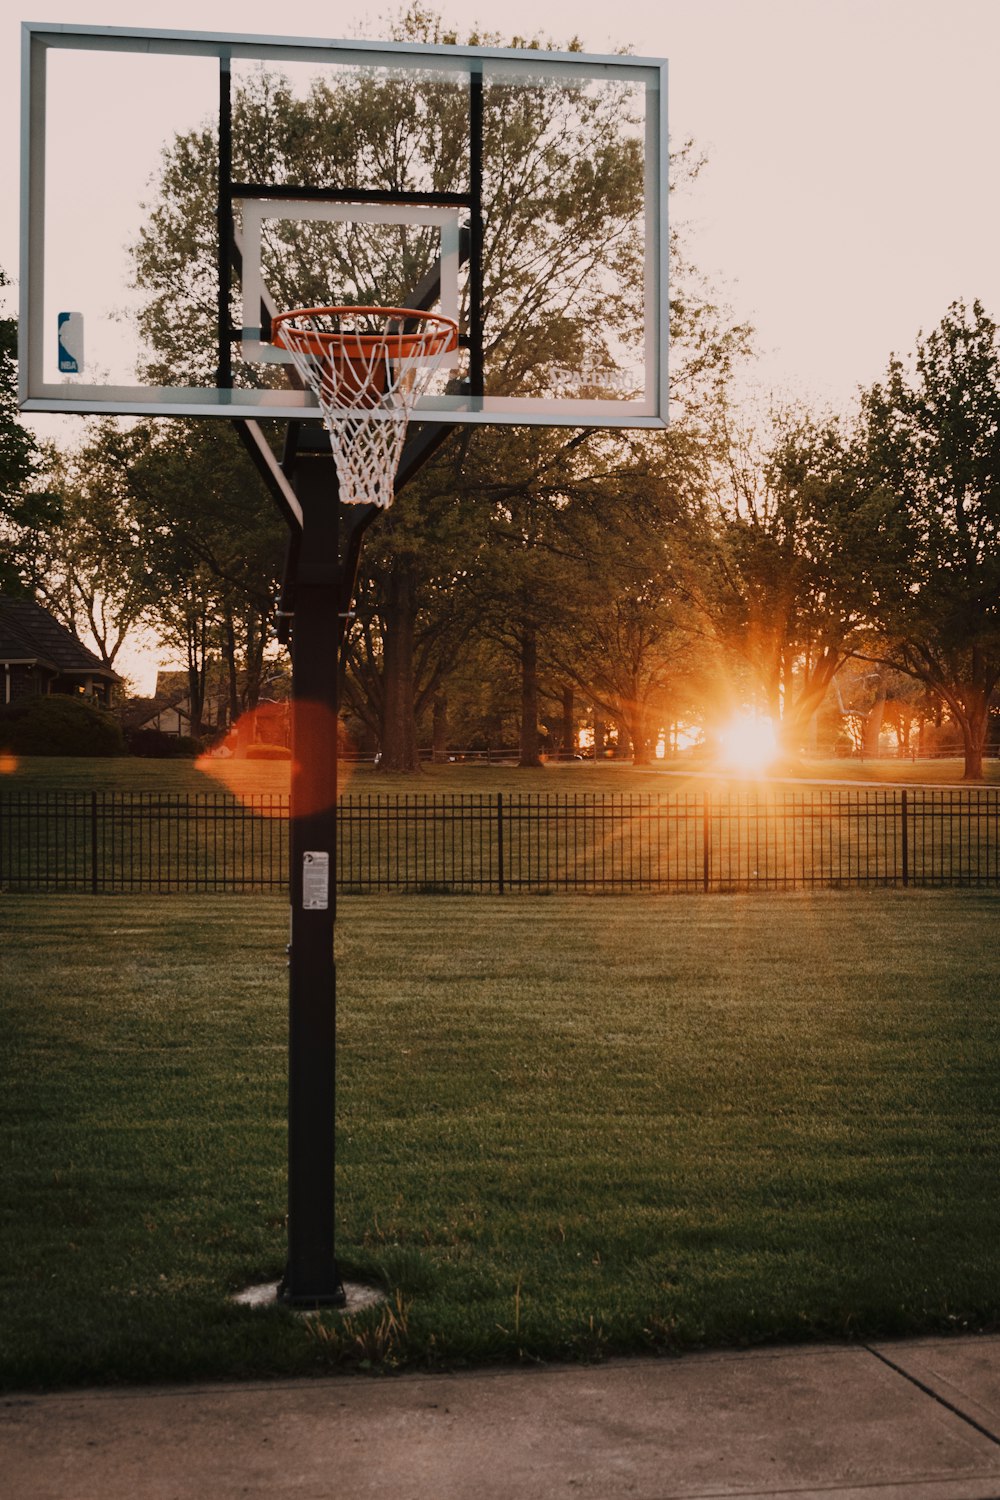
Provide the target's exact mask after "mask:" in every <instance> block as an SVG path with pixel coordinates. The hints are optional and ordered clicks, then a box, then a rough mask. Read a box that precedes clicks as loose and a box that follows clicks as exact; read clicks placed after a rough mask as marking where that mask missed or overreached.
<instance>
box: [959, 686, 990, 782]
mask: <svg viewBox="0 0 1000 1500" xmlns="http://www.w3.org/2000/svg"><path fill="white" fill-rule="evenodd" d="M989 723H990V714H989V707H988V705H987V704H985V703H983V704H977V705H976V706H975V708H973V709H971V710H970V711H969V712H968V713H967V714H963V715H962V717H961V719H960V721H959V725H960V728H961V730H962V749H963V753H964V755H965V768H964V770H963V771H962V780H963V781H982V779H983V755H984V753H985V751H986V736H987V733H988V731H989Z"/></svg>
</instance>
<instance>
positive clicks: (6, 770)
mask: <svg viewBox="0 0 1000 1500" xmlns="http://www.w3.org/2000/svg"><path fill="white" fill-rule="evenodd" d="M16 770H17V756H16V755H11V754H10V752H9V751H7V750H0V776H13V774H14V772H15V771H16Z"/></svg>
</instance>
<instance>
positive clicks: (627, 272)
mask: <svg viewBox="0 0 1000 1500" xmlns="http://www.w3.org/2000/svg"><path fill="white" fill-rule="evenodd" d="M390 30H391V36H392V39H393V40H400V41H407V42H423V43H427V42H435V43H440V42H444V43H448V42H456V41H457V40H458V37H457V35H456V34H454V33H449V32H448V31H447V30H446V28H445V27H444V25H443V23H442V22H441V20H440V19H439V18H438V17H436V16H435V15H434V13H433V12H432V11H429V10H427V9H425V8H423V7H422V6H421V5H420V4H419V3H415V4H412V5H411V6H410V8H409V9H408V10H406V11H405V12H404V13H402V14H401V15H400V16H399V17H397V18H396V19H395V20H394V22H393V23H392V26H391V28H390ZM468 40H469V41H470V42H472V43H477V44H492V45H497V44H502V42H503V38H502V37H500V36H499V35H496V34H489V35H487V34H482V33H475V34H473V35H471V36H470V37H469V38H468ZM513 45H515V46H526V45H527V46H529V47H533V46H536V45H538V43H537V42H530V43H525V42H523V41H518V40H516V39H515V42H514V44H513ZM545 45H550V44H549V43H546V44H545ZM576 45H577V44H575V43H574V44H571V48H572V47H575V46H576ZM496 88H497V89H498V91H499V93H501V94H502V95H503V98H502V100H501V99H492V100H491V107H490V108H488V109H487V111H486V126H485V128H486V134H487V139H486V151H485V155H486V160H487V163H488V167H487V171H486V175H485V181H484V198H485V247H484V265H485V278H486V279H485V287H484V312H485V322H486V328H487V347H486V363H487V369H488V372H489V379H490V385H491V389H493V390H494V391H498V392H501V393H502V392H503V391H505V390H512V389H515V388H516V389H518V390H522V391H523V390H525V389H531V388H532V387H535V388H537V389H539V390H542V389H545V388H546V387H547V384H548V383H550V382H551V379H552V371H553V369H561V370H563V371H573V370H588V371H592V372H593V371H597V372H599V371H600V370H601V369H603V368H607V367H608V366H609V365H610V363H611V357H610V356H611V351H610V347H609V346H610V343H611V342H612V341H614V342H616V343H621V342H624V343H625V344H626V345H627V344H628V343H629V342H630V341H631V342H633V343H635V344H638V341H639V339H640V337H641V329H642V318H641V316H640V312H639V309H640V304H641V295H642V286H643V275H644V264H643V246H642V242H641V233H640V230H639V225H640V219H641V208H642V202H643V195H644V191H645V184H644V173H643V162H642V151H641V146H640V138H639V134H638V133H637V132H635V131H629V130H625V131H623V130H622V129H621V124H622V118H623V115H624V114H625V113H626V112H627V110H628V108H629V101H628V97H627V90H625V88H624V87H622V88H621V89H619V88H617V87H607V88H602V89H600V90H596V91H595V90H590V91H588V90H586V89H579V88H577V87H575V86H573V87H566V88H563V89H554V88H552V87H548V86H542V85H537V86H531V85H527V86H525V85H518V86H517V87H509V88H506V87H504V86H502V85H497V86H496ZM467 131H468V118H467V100H466V98H465V92H464V90H463V89H462V88H461V87H458V86H456V85H455V84H454V83H452V82H450V81H449V80H447V79H441V80H438V81H433V80H431V81H429V82H427V84H426V86H425V87H424V88H423V89H422V91H421V92H420V93H419V94H418V95H415V96H411V95H410V94H409V92H408V90H407V89H406V88H405V87H403V86H402V85H401V84H400V82H399V80H397V79H395V78H394V77H393V76H392V73H391V71H386V72H383V73H378V74H375V75H365V74H363V73H358V74H357V75H352V74H351V73H350V72H349V70H348V71H345V72H344V73H343V75H342V76H341V77H340V78H338V81H337V84H336V87H335V88H334V87H331V86H330V84H329V83H327V82H326V81H323V80H318V81H316V82H314V83H312V84H311V85H310V87H309V89H308V91H307V92H306V93H305V94H302V93H299V92H297V91H296V89H295V87H293V85H292V83H291V82H290V81H289V80H288V79H286V78H284V77H282V76H280V75H279V74H276V73H274V72H266V71H261V72H257V73H253V74H250V75H248V76H247V77H246V78H245V79H244V80H243V82H242V84H241V86H240V89H239V91H238V93H237V97H236V100H235V130H234V138H235V159H234V171H235V173H236V174H237V176H239V175H245V176H247V177H249V178H250V179H251V180H258V181H260V180H268V181H272V182H274V183H276V184H284V183H316V184H323V183H362V184H367V185H369V186H375V187H379V188H383V189H387V190H392V191H403V190H413V189H424V190H426V189H428V188H432V189H434V190H439V191H442V190H449V189H454V188H456V187H460V186H462V185H463V174H464V172H465V165H464V163H465V158H466V149H465V148H466V144H467ZM216 155H217V143H216V140H215V126H214V125H212V124H206V125H205V126H204V127H203V128H201V129H198V130H194V131H191V132H188V133H186V134H185V135H183V136H180V137H178V138H177V139H176V140H175V141H174V142H171V143H168V144H167V146H166V148H165V151H164V156H163V169H162V174H161V179H160V183H159V190H158V196H157V199H156V201H155V203H154V204H153V207H152V209H151V212H150V216H149V220H148V224H147V226H146V228H145V229H144V230H143V232H142V233H141V235H140V237H139V240H138V242H137V244H136V245H135V247H134V264H135V274H136V284H137V286H138V287H140V288H141V289H142V290H143V291H144V292H145V293H146V301H145V304H144V307H143V310H142V312H141V314H140V320H139V321H140V328H141V331H142V333H143V335H144V337H145V339H146V342H147V344H148V345H149V346H150V347H151V348H152V350H153V354H152V357H151V361H150V374H151V375H153V376H155V378H157V379H159V380H161V381H166V382H173V383H181V382H186V381H189V380H192V379H206V378H209V377H210V376H211V371H212V365H213V362H214V358H215V355H214V322H215V317H216V293H215V285H214V277H215V265H214V249H213V246H214V215H215V211H216V205H215V172H216V166H215V163H216ZM673 166H674V173H675V178H676V179H677V180H678V181H684V180H686V179H689V178H690V177H692V176H693V175H695V174H696V173H697V171H698V170H699V166H700V163H699V161H698V159H697V157H696V155H695V153H694V151H693V149H692V148H691V147H690V146H689V145H685V146H683V147H682V148H681V149H680V150H679V151H678V153H676V155H675V158H674V162H673ZM277 234H278V232H277V231H275V236H277ZM672 250H673V252H674V254H675V262H676V264H677V266H678V270H679V279H678V281H677V283H676V284H675V287H674V291H673V293H672V300H671V321H672V332H673V335H674V338H675V347H677V348H680V349H681V350H682V351H686V355H687V357H685V355H684V354H682V356H681V358H680V359H679V360H678V361H675V382H676V380H677V370H678V368H679V369H680V370H681V372H682V374H681V378H680V382H679V384H678V385H677V389H678V390H679V391H680V392H681V393H682V394H683V396H684V400H685V403H686V409H689V410H691V411H693V410H695V408H696V407H697V405H698V397H699V392H700V393H702V395H704V394H705V393H706V392H708V393H709V394H714V391H715V386H716V384H717V381H718V379H719V378H720V376H721V374H723V373H724V372H725V371H726V370H727V369H728V366H729V364H730V362H731V361H732V360H733V359H734V358H736V357H737V356H738V355H739V354H740V353H741V352H743V351H744V350H745V347H746V344H747V338H748V331H747V330H746V329H745V328H743V327H739V326H733V325H732V321H731V319H729V318H728V317H727V316H726V314H725V311H724V309H720V308H719V307H718V306H716V304H715V302H714V301H713V299H712V298H711V297H710V296H709V295H708V294H707V293H706V290H705V289H704V287H702V286H700V285H699V284H698V281H697V277H696V276H695V274H694V273H693V271H692V270H691V268H689V267H686V266H685V265H684V263H683V260H682V258H681V257H680V255H679V250H678V246H677V243H676V239H674V240H672ZM267 255H268V275H269V279H270V282H271V285H272V289H273V291H274V293H275V296H276V297H277V299H278V300H279V301H280V302H283V303H284V304H285V305H288V306H295V305H298V306H301V305H305V304H308V303H310V302H313V303H325V302H327V301H328V300H329V298H330V295H331V291H332V289H336V290H337V294H338V296H343V297H344V298H345V299H346V300H355V301H357V302H360V303H365V302H374V303H383V304H385V303H388V304H391V303H392V302H393V301H395V300H398V299H399V298H400V296H402V295H403V294H404V293H406V292H407V291H408V290H409V288H411V287H412V286H413V285H414V284H415V283H416V281H418V280H419V278H420V276H421V275H422V274H423V272H425V271H426V270H427V269H428V268H429V266H430V264H431V261H432V256H433V246H432V243H431V241H430V237H429V235H428V234H427V232H426V231H424V230H421V229H419V228H412V229H408V230H406V231H405V232H403V233H400V234H399V235H398V236H397V237H396V240H395V242H394V247H393V253H392V254H391V255H388V256H387V254H386V246H385V240H384V237H382V238H380V237H379V233H378V232H377V231H375V230H373V229H372V228H371V227H370V226H369V227H365V226H354V227H351V228H347V229H344V230H343V231H334V230H332V229H331V227H330V226H328V225H315V226H311V225H304V226H297V227H296V230H295V232H294V233H283V234H281V236H280V237H273V238H272V239H271V241H269V242H268V245H267ZM241 378H244V379H247V380H251V379H265V378H268V377H267V376H266V375H262V374H260V373H259V372H258V373H251V372H249V371H244V372H243V373H242V375H241ZM533 441H534V443H535V446H536V448H537V449H538V453H537V456H536V457H535V458H534V459H533V460H531V461H529V462H528V463H527V464H526V468H527V469H528V470H531V469H532V467H533V468H534V470H535V471H537V472H539V473H542V472H543V471H547V470H548V469H549V468H550V467H551V462H552V453H551V450H552V447H553V442H554V441H557V440H554V439H553V438H552V437H551V436H549V435H545V436H542V435H540V434H536V435H535V438H534V440H533ZM558 441H559V442H561V443H562V445H563V448H564V451H565V452H566V453H567V454H568V453H569V452H570V451H571V447H572V444H573V443H574V441H575V439H574V437H573V436H572V434H565V433H564V434H563V435H562V437H561V438H560V439H558ZM511 442H512V440H511V438H510V436H509V434H508V433H506V432H504V433H501V434H497V433H478V434H476V435H475V436H474V437H470V436H466V437H465V438H464V439H462V440H461V442H460V443H456V444H455V445H454V446H456V447H457V448H458V450H459V455H460V460H461V463H460V472H459V470H458V469H456V466H455V458H454V454H451V455H449V454H445V455H444V456H443V458H442V461H441V463H442V465H443V466H444V468H443V472H444V474H445V475H448V474H449V466H450V476H451V477H450V478H448V480H447V483H450V484H451V495H450V497H446V495H445V488H446V483H445V480H444V479H442V478H441V475H440V473H439V474H438V475H436V476H434V477H429V478H428V481H427V482H426V483H422V484H420V485H416V486H413V487H412V493H411V494H409V495H408V497H407V501H408V503H407V509H408V517H407V519H406V520H404V521H402V522H401V523H399V525H398V526H395V523H393V524H394V526H395V529H394V530H393V531H392V532H391V533H389V532H388V531H387V535H386V537H385V540H384V541H383V542H381V543H376V545H377V546H378V554H377V557H376V558H375V559H374V560H373V561H372V563H371V564H370V566H369V567H368V573H369V576H370V578H371V580H372V582H373V584H375V586H376V587H377V588H378V591H379V592H378V598H377V611H376V613H375V614H371V612H370V619H369V624H368V626H367V627H365V626H364V621H363V618H362V625H361V627H360V628H359V629H358V631H357V632H356V633H355V638H354V641H353V642H352V655H351V671H352V680H353V683H354V687H355V691H356V706H357V707H358V708H359V711H360V709H361V708H364V707H366V711H367V712H368V714H369V718H370V719H371V717H372V716H373V715H374V717H375V718H376V719H377V720H378V722H379V725H380V728H379V733H380V736H381V737H382V740H383V763H384V764H385V765H386V766H387V767H393V768H397V769H401V768H410V767H415V766H416V758H415V726H414V714H415V713H416V712H417V711H418V710H419V705H420V703H421V701H422V699H423V695H424V694H425V691H426V690H435V688H436V686H439V685H440V677H441V672H442V670H443V669H444V668H445V667H446V665H447V653H446V652H445V651H444V650H443V649H438V646H443V642H444V641H445V640H446V639H447V635H448V632H447V629H443V630H438V629H437V628H436V627H435V626H434V625H433V624H432V621H431V615H432V614H433V613H434V612H435V611H436V610H437V609H438V608H439V606H440V607H444V606H445V598H446V594H447V595H448V602H447V607H446V613H448V615H449V617H450V615H451V614H453V613H454V600H453V598H452V594H451V592H449V588H448V579H449V568H450V577H451V580H452V587H453V589H454V590H457V591H461V590H462V588H464V587H465V586H466V584H467V581H468V576H469V575H470V573H474V572H475V559H476V556H477V554H478V553H479V552H480V551H481V549H482V548H483V547H485V546H487V545H489V537H490V524H491V517H492V509H491V502H486V503H485V504H483V503H481V500H482V497H483V495H484V494H486V493H488V492H490V491H495V490H496V489H497V488H499V489H503V488H504V487H505V478H504V469H505V467H506V466H507V464H508V462H509V458H510V451H511ZM522 446H524V445H523V444H522ZM528 446H530V444H529V445H528ZM456 476H457V477H456ZM522 477H523V476H519V481H520V479H521V478H522ZM545 483H546V481H544V480H542V482H541V485H540V489H541V491H544V489H545ZM507 487H508V488H509V485H508V486H507ZM525 492H526V491H525V490H524V485H523V483H522V493H525ZM457 495H462V496H463V497H464V499H465V500H466V501H467V502H468V500H470V499H473V498H474V499H475V501H476V506H475V507H470V506H467V510H468V511H469V515H467V517H466V518H465V520H464V521H463V523H462V525H463V526H464V527H465V528H466V531H465V543H466V545H467V549H468V550H467V553H466V558H467V563H466V566H465V567H464V568H461V567H457V566H450V565H449V566H444V567H443V566H442V558H441V556H440V553H439V548H438V542H437V540H436V538H437V537H438V535H439V533H442V534H444V535H451V534H453V532H454V525H453V518H452V516H451V514H450V510H451V508H453V504H454V499H455V497H456V496H457ZM477 511H478V512H479V519H478V521H477V519H476V512H477ZM373 542H375V538H374V537H373V538H372V539H371V540H370V541H369V542H368V543H366V551H369V552H370V551H371V548H372V545H373ZM447 545H449V544H446V550H447ZM529 612H530V611H529ZM435 641H436V642H437V643H438V646H435V645H434V644H433V643H434V642H435ZM418 642H419V644H418ZM425 647H427V648H428V650H429V653H430V654H427V652H426V651H425V650H424V648H425ZM530 649H531V644H530V632H529V634H528V635H527V636H525V637H524V650H525V651H527V652H528V653H529V654H530ZM435 652H436V653H437V654H436V656H435ZM400 715H402V716H403V718H404V719H405V722H399V716H400Z"/></svg>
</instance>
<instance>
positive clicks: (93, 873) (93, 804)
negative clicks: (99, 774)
mask: <svg viewBox="0 0 1000 1500" xmlns="http://www.w3.org/2000/svg"><path fill="white" fill-rule="evenodd" d="M90 890H91V894H92V895H94V896H96V895H97V793H96V792H91V794H90Z"/></svg>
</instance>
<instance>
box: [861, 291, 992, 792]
mask: <svg viewBox="0 0 1000 1500" xmlns="http://www.w3.org/2000/svg"><path fill="white" fill-rule="evenodd" d="M862 423H863V442H864V469H865V478H866V481H867V483H868V485H869V487H870V490H871V492H872V493H873V494H881V495H883V496H885V497H888V498H889V500H890V501H891V504H892V506H893V507H894V511H895V517H896V525H895V527H894V530H893V540H894V545H893V547H892V549H891V551H890V552H887V553H886V555H885V558H884V564H885V566H884V567H883V569H882V572H881V577H880V585H879V591H878V595H877V599H876V606H877V607H876V610H875V617H876V619H877V621H878V624H879V626H880V627H881V629H882V630H883V631H884V632H885V635H886V637H887V639H888V642H889V649H888V650H887V652H886V653H885V655H886V659H887V660H888V661H889V662H891V663H892V664H895V665H898V666H901V667H902V668H903V669H904V670H905V671H907V672H909V673H910V674H911V675H912V676H914V677H915V678H917V679H918V680H919V681H921V682H923V683H924V684H925V685H926V686H927V687H928V688H929V689H930V690H931V691H932V692H933V693H934V694H935V695H936V696H937V697H939V698H940V699H941V700H942V701H943V702H944V703H945V704H946V705H947V707H948V711H949V713H950V714H951V717H952V719H953V720H954V722H955V724H956V725H957V726H958V728H959V729H960V731H961V734H962V744H963V750H964V757H965V767H964V778H965V780H966V781H980V780H981V779H982V775H983V753H984V749H985V745H986V738H987V733H988V729H989V716H990V707H991V704H992V703H993V701H994V699H995V695H996V690H997V684H998V681H1000V341H998V333H997V326H996V324H995V323H994V322H993V320H992V319H991V318H989V317H988V316H987V314H986V312H985V310H984V309H983V307H982V305H981V303H979V302H978V301H977V302H975V303H973V306H972V308H971V310H970V309H969V308H967V307H966V306H965V305H964V303H961V302H955V303H953V304H952V305H951V306H950V307H949V309H948V311H947V313H946V314H945V316H944V318H943V319H942V320H941V323H940V324H939V325H938V327H937V328H935V329H934V330H932V332H931V333H929V334H926V335H923V334H922V335H920V336H919V337H918V339H917V344H916V352H915V355H914V357H913V358H912V360H911V361H910V362H909V364H906V363H904V361H903V360H901V359H899V358H898V357H895V356H894V357H893V358H892V359H891V361H890V363H889V369H888V372H887V375H886V378H885V380H884V381H883V382H881V383H879V384H876V385H874V386H872V388H871V389H870V390H869V391H867V392H865V393H864V395H863V400H862Z"/></svg>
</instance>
